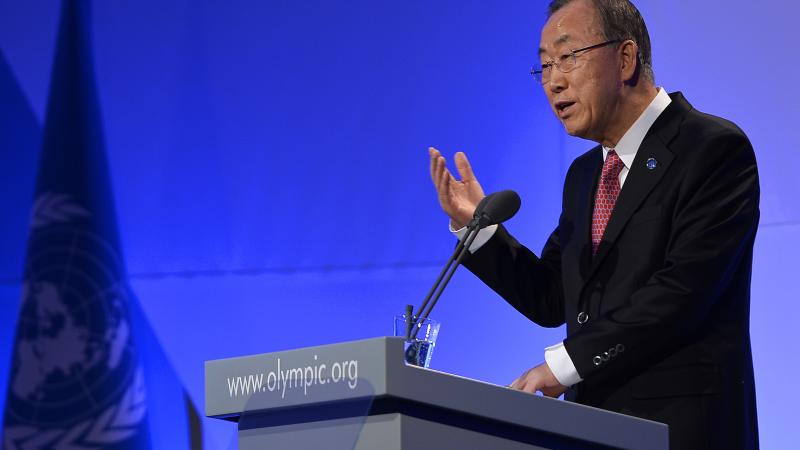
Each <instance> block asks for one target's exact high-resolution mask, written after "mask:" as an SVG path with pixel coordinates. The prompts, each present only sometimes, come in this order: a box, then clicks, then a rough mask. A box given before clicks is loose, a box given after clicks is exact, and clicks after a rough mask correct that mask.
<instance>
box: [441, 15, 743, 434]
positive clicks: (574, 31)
mask: <svg viewBox="0 0 800 450" xmlns="http://www.w3.org/2000/svg"><path fill="white" fill-rule="evenodd" d="M549 14H550V16H549V19H548V21H547V23H546V24H545V26H544V28H543V30H542V37H541V47H540V50H539V54H540V59H541V61H542V63H541V65H540V66H538V67H537V68H535V70H534V71H533V73H534V75H535V76H536V77H537V79H538V80H539V81H540V82H541V83H542V86H543V88H544V90H545V93H546V95H547V98H548V100H549V102H550V105H551V106H552V108H553V111H554V112H555V113H556V115H557V116H558V118H559V119H560V121H561V122H562V123H563V125H564V127H565V128H566V130H567V132H568V133H569V134H571V135H574V136H579V137H582V138H586V139H589V140H592V141H595V142H597V143H599V144H600V145H598V146H597V147H595V148H593V149H591V150H589V151H588V152H587V153H585V154H584V155H582V156H580V157H579V158H577V159H576V160H575V161H574V162H573V164H572V166H571V167H570V169H569V171H568V172H567V176H566V180H565V185H564V194H563V200H562V201H563V203H562V213H561V217H560V219H559V222H558V227H557V228H556V229H555V231H554V232H553V234H552V235H551V236H550V238H549V239H548V241H547V243H546V245H545V247H544V249H543V251H542V253H541V256H537V255H535V254H534V253H533V252H531V251H530V250H528V249H527V248H525V247H523V246H521V245H520V244H519V243H518V242H517V241H516V240H515V239H514V238H513V237H511V235H510V234H509V233H508V232H507V231H506V229H505V228H504V227H502V226H497V227H490V228H487V229H484V230H482V231H481V234H480V235H479V237H478V238H477V239H476V240H475V243H474V244H473V245H472V246H471V247H470V252H471V254H470V255H469V256H468V258H467V259H466V260H465V262H464V265H465V266H466V267H467V268H468V269H469V270H471V271H472V272H473V273H475V274H476V275H477V276H478V277H480V278H481V280H483V281H484V282H485V283H486V284H487V285H488V286H490V287H491V288H492V289H493V290H495V291H496V292H497V293H498V294H500V295H501V296H502V297H503V298H504V299H505V300H506V301H508V303H510V304H511V305H512V306H513V307H515V308H516V309H517V310H519V311H520V312H521V313H522V314H524V315H525V316H527V317H528V318H530V319H531V320H532V321H534V322H536V323H537V324H540V325H542V326H547V327H556V326H560V325H561V324H563V323H565V322H566V324H567V338H566V339H565V340H564V341H563V342H561V343H559V344H557V345H554V346H552V347H548V348H547V349H546V350H545V363H542V364H540V365H538V366H536V367H534V368H532V369H530V370H528V371H527V372H525V373H524V374H522V375H521V376H520V377H519V378H518V379H517V380H515V381H514V382H513V383H512V385H511V387H512V388H514V389H519V390H523V391H527V392H531V393H534V392H537V391H540V392H542V393H543V394H545V395H549V396H554V397H555V396H559V395H561V394H562V393H565V392H566V398H567V399H568V400H573V401H576V402H579V403H583V404H587V405H592V406H597V407H600V408H604V409H608V410H611V411H618V412H621V413H624V414H629V415H633V416H638V417H642V418H646V419H651V420H655V421H659V422H664V423H667V424H668V425H669V427H670V446H671V448H673V449H709V448H713V449H738V448H747V449H750V448H757V447H758V432H757V421H756V404H755V387H754V381H753V367H752V358H751V352H750V338H749V302H750V274H751V265H752V255H753V240H754V238H755V234H756V228H757V225H758V218H759V209H758V202H759V186H758V173H757V169H756V161H755V157H754V154H753V149H752V146H751V145H750V142H749V141H748V139H747V137H746V136H745V135H744V133H743V132H742V131H741V130H740V129H739V128H738V127H736V125H734V124H733V123H731V122H729V121H726V120H724V119H720V118H718V117H714V116H711V115H707V114H704V113H701V112H699V111H697V110H695V109H694V108H693V107H692V106H691V105H690V104H689V103H688V102H687V101H686V99H684V97H683V95H681V94H680V93H674V94H671V95H668V94H667V93H666V92H665V91H664V90H663V89H659V88H657V87H656V85H655V84H654V75H653V71H652V65H651V56H650V40H649V36H648V33H647V29H646V26H645V24H644V21H643V20H642V18H641V16H640V14H639V12H638V10H636V8H635V7H634V6H633V5H632V4H630V2H628V1H627V0H557V1H554V2H552V3H551V4H550V10H549ZM430 157H431V176H432V178H433V181H434V184H435V185H436V189H437V192H438V195H439V200H440V203H441V205H442V207H443V209H444V210H445V212H447V214H448V215H449V216H450V219H451V227H452V228H453V231H454V232H456V233H457V234H459V235H460V234H461V233H463V226H464V224H466V223H467V222H468V221H469V220H470V219H471V217H472V214H473V212H474V210H475V206H476V205H477V203H478V202H479V201H480V199H481V198H483V196H484V194H483V191H482V189H481V187H480V184H479V183H478V181H477V180H476V179H475V176H474V174H473V172H472V169H471V167H470V165H469V162H468V161H467V158H466V156H465V155H464V154H463V153H457V154H456V166H457V169H458V172H459V174H460V176H461V180H456V179H455V178H454V177H453V176H452V175H451V173H450V172H449V170H448V169H447V167H446V163H445V160H444V158H443V157H442V156H441V154H440V153H439V152H438V151H437V150H436V149H433V148H432V149H430ZM532 170H535V168H532ZM459 229H460V230H459Z"/></svg>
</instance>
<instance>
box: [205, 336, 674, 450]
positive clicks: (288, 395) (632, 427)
mask: <svg viewBox="0 0 800 450" xmlns="http://www.w3.org/2000/svg"><path fill="white" fill-rule="evenodd" d="M205 380H206V381H205V394H206V404H205V411H206V415H207V416H209V417H215V418H220V419H228V420H238V419H239V418H240V417H243V416H246V415H256V414H263V413H271V412H278V411H282V410H288V409H294V410H296V409H298V408H313V407H316V406H317V405H330V404H335V403H336V402H347V401H353V400H357V399H372V398H392V399H397V400H401V401H408V402H414V403H415V404H421V405H427V406H430V407H436V408H439V409H443V410H451V411H457V412H460V413H466V414H469V415H472V416H477V417H480V418H484V419H487V420H493V421H499V422H504V423H507V424H510V425H516V426H520V427H525V428H529V429H532V430H541V431H545V432H548V433H554V434H561V435H568V436H571V437H572V438H575V439H582V440H586V441H589V442H596V443H598V444H603V445H608V446H612V447H618V448H642V447H641V445H642V444H643V442H646V443H647V448H652V449H656V448H664V449H666V448H667V447H666V445H667V426H666V425H664V424H662V423H658V422H652V421H648V420H644V419H639V418H635V417H630V416H626V415H623V414H618V413H614V412H609V411H604V410H601V409H597V408H592V407H589V406H585V405H579V404H576V403H572V402H566V401H562V400H557V399H552V398H547V397H540V396H538V395H532V394H528V393H525V392H521V391H516V390H512V389H509V388H506V387H503V386H497V385H494V384H490V383H485V382H481V381H477V380H472V379H468V378H464V377H459V376H457V375H451V374H447V373H443V372H438V371H435V370H431V369H424V368H420V367H416V366H412V365H407V364H406V363H405V361H404V360H403V339H402V338H395V337H380V338H373V339H366V340H360V341H352V342H345V343H340V344H331V345H323V346H318V347H308V348H302V349H297V350H288V351H282V352H275V353H264V354H259V355H252V356H243V357H237V358H229V359H220V360H213V361H206V363H205ZM608 430H617V431H618V432H614V433H609V432H608ZM643 439H645V441H643ZM656 442H659V443H660V442H663V447H662V446H661V444H658V445H655V443H656ZM654 445H655V446H654Z"/></svg>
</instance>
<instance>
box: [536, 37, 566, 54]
mask: <svg viewBox="0 0 800 450" xmlns="http://www.w3.org/2000/svg"><path fill="white" fill-rule="evenodd" d="M569 40H570V35H568V34H566V33H564V34H562V35H561V36H559V37H558V39H556V40H555V42H553V45H559V44H563V43H565V42H567V41H569ZM542 53H547V51H546V50H545V49H544V48H543V47H539V56H542Z"/></svg>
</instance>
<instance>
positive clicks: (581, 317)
mask: <svg viewBox="0 0 800 450" xmlns="http://www.w3.org/2000/svg"><path fill="white" fill-rule="evenodd" d="M588 320H589V314H586V313H585V312H583V311H581V312H580V313H579V314H578V323H579V324H581V325H583V324H584V323H586V322H587V321H588Z"/></svg>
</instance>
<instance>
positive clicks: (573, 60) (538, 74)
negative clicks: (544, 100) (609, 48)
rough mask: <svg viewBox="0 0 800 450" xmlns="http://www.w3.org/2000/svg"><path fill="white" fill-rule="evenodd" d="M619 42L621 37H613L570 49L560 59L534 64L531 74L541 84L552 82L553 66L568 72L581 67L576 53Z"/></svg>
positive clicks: (560, 70) (562, 71)
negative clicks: (538, 64)
mask: <svg viewBox="0 0 800 450" xmlns="http://www.w3.org/2000/svg"><path fill="white" fill-rule="evenodd" d="M617 42H622V40H621V39H613V40H610V41H605V42H601V43H599V44H595V45H590V46H588V47H583V48H579V49H577V50H570V52H569V53H566V54H564V55H561V56H559V57H558V61H553V60H552V59H551V60H550V61H548V62H546V63H544V64H542V65H541V67H540V66H533V67H532V68H531V75H533V78H535V79H536V81H538V82H539V83H541V84H547V83H549V82H550V75H551V74H552V73H553V67H555V68H556V69H558V71H559V72H561V73H567V72H570V71H572V70H574V69H577V68H578V67H580V66H579V65H578V58H577V57H576V55H577V54H578V53H581V52H588V51H589V50H594V49H596V48H600V47H605V46H606V45H610V44H616V43H617Z"/></svg>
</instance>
